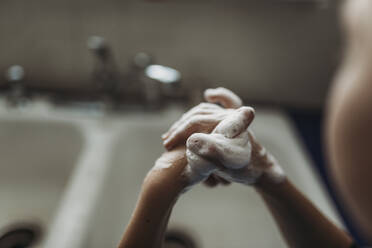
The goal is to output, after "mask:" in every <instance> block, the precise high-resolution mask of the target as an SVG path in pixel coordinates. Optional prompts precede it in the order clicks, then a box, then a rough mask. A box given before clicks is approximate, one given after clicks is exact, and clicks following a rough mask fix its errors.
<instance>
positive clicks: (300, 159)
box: [0, 106, 341, 248]
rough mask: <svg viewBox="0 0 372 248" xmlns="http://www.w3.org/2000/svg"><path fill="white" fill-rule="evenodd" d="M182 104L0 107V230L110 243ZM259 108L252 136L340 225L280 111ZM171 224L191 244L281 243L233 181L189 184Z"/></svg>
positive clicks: (257, 203)
mask: <svg viewBox="0 0 372 248" xmlns="http://www.w3.org/2000/svg"><path fill="white" fill-rule="evenodd" d="M184 111H185V110H184V109H183V108H177V107H175V108H167V109H165V110H161V111H153V112H139V111H137V112H129V111H128V113H122V114H121V115H120V116H119V115H116V116H115V115H110V114H91V115H88V114H86V113H81V114H79V113H76V112H73V111H64V110H58V109H48V108H45V107H40V106H36V107H33V108H31V107H30V108H29V109H25V110H24V111H18V110H7V109H5V108H0V161H1V162H0V168H1V173H0V199H1V202H2V204H0V230H3V232H5V231H6V230H7V228H9V226H14V225H15V224H17V223H18V224H20V225H22V223H34V224H36V225H39V226H40V230H41V233H39V234H40V235H39V236H40V242H38V244H36V245H35V247H36V246H37V247H45V248H49V247H53V248H58V247H69V248H88V247H89V248H102V247H116V246H117V244H118V242H119V240H120V238H121V235H122V233H123V231H124V229H125V227H126V224H127V223H128V221H129V218H130V216H131V213H132V210H133V208H134V206H135V203H136V199H137V196H138V193H139V191H140V188H141V183H142V181H143V178H144V176H145V175H146V173H147V172H148V170H149V169H150V168H151V167H152V166H153V164H154V161H155V160H156V159H157V157H158V156H159V155H160V154H161V153H162V152H163V151H164V149H163V147H162V144H161V139H160V135H161V134H162V133H163V132H164V131H165V130H167V128H168V127H169V125H170V124H171V123H172V122H174V121H175V120H176V119H178V118H179V117H180V115H181V114H182V113H183V112H184ZM256 113H257V117H256V119H255V121H254V124H253V130H254V132H255V134H256V136H257V139H258V140H259V141H260V142H261V143H262V144H263V145H264V146H265V147H266V148H267V149H268V150H270V151H271V153H272V154H274V156H275V157H276V158H277V159H278V161H279V162H280V163H281V165H282V166H283V168H284V170H285V171H286V173H287V174H288V177H289V178H291V180H292V181H293V183H294V184H295V185H296V186H297V187H298V188H299V189H300V190H301V191H302V192H303V193H304V194H305V195H306V196H307V197H309V198H310V199H311V200H312V201H313V202H314V203H315V204H316V205H317V207H318V208H319V209H321V211H322V212H323V213H325V214H326V215H327V216H328V217H329V218H330V219H332V220H333V221H335V222H336V223H337V224H339V225H341V224H340V221H339V218H338V216H337V214H336V213H335V211H334V208H333V206H332V204H331V203H330V201H329V199H328V196H327V193H326V191H325V190H324V188H323V185H322V183H321V182H320V181H319V178H318V175H317V174H316V173H315V172H314V171H313V167H312V164H311V163H312V162H311V160H310V159H309V157H308V154H307V153H306V151H305V149H304V148H303V144H302V143H301V141H300V139H299V137H298V136H297V134H296V132H295V129H294V128H293V126H292V124H291V122H290V120H289V119H288V118H287V116H286V115H285V113H284V112H282V111H280V110H278V109H260V108H258V109H257V110H256ZM169 229H170V230H176V231H177V232H181V233H184V234H185V235H187V236H189V237H190V238H191V239H193V240H194V243H195V244H196V247H205V248H209V247H214V248H225V247H230V248H235V247H236V248H238V247H239V248H240V247H258V248H259V247H286V245H285V243H284V241H283V240H282V238H281V237H280V234H279V231H278V229H277V227H276V225H275V223H274V222H273V219H272V217H271V216H270V213H269V212H268V210H267V208H266V207H265V205H264V203H263V201H262V200H261V199H260V198H259V196H258V195H257V194H256V192H255V191H254V190H253V189H252V188H250V187H247V186H242V185H238V184H233V185H230V186H227V187H225V186H219V187H216V188H212V189H210V188H206V187H204V186H202V185H197V186H195V187H194V188H193V189H192V190H191V191H189V192H188V193H187V194H185V195H183V196H182V197H181V198H180V200H179V202H178V203H177V204H176V206H175V208H174V210H173V213H172V216H171V219H170V224H169ZM40 230H39V231H40ZM0 234H1V233H0ZM0 244H1V240H0ZM5 248H6V247H5Z"/></svg>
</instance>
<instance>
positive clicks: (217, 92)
mask: <svg viewBox="0 0 372 248" xmlns="http://www.w3.org/2000/svg"><path fill="white" fill-rule="evenodd" d="M204 98H205V100H206V101H207V102H211V103H220V104H221V105H222V106H223V107H225V108H239V107H241V106H242V100H241V99H240V97H238V96H237V95H236V94H235V93H234V92H232V91H231V90H228V89H226V88H222V87H219V88H216V89H207V90H206V91H204Z"/></svg>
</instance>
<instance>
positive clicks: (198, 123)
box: [163, 115, 219, 150]
mask: <svg viewBox="0 0 372 248" xmlns="http://www.w3.org/2000/svg"><path fill="white" fill-rule="evenodd" d="M218 121H219V120H217V119H216V118H213V117H210V116H203V115H200V116H194V117H192V118H191V119H190V120H188V121H186V122H184V123H182V124H181V125H180V126H178V127H177V128H176V130H174V131H173V132H172V133H171V134H170V135H169V137H168V138H167V139H166V140H164V142H163V145H164V147H165V148H166V149H167V150H170V149H172V148H173V147H175V146H176V145H179V144H184V143H185V141H186V140H187V138H188V137H189V136H190V135H192V134H193V133H196V132H198V133H199V132H207V133H209V132H211V131H212V130H213V129H214V128H215V126H216V125H217V124H218Z"/></svg>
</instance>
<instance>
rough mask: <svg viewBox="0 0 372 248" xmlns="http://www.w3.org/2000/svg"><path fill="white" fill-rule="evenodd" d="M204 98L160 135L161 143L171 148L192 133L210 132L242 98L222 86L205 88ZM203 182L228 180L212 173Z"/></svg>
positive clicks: (214, 183) (238, 105)
mask: <svg viewBox="0 0 372 248" xmlns="http://www.w3.org/2000/svg"><path fill="white" fill-rule="evenodd" d="M204 98H205V100H206V101H207V103H200V104H199V105H197V106H196V107H194V108H192V109H191V110H189V111H188V112H186V113H185V114H184V115H183V116H182V117H181V119H180V120H178V121H176V122H175V123H174V124H173V125H172V126H171V128H170V129H169V130H168V131H167V132H166V133H164V134H163V135H162V139H163V144H164V147H165V148H166V149H167V150H171V149H173V147H176V146H178V145H184V144H185V143H186V140H187V139H188V138H189V136H190V135H191V134H193V133H210V132H212V131H213V129H214V128H215V127H216V126H217V124H218V123H220V122H221V121H222V120H223V119H225V118H226V116H227V115H228V114H230V113H232V112H233V111H234V109H235V108H239V107H241V106H242V100H241V99H240V98H239V97H238V96H237V95H235V94H234V93H233V92H232V91H230V90H228V89H225V88H222V87H219V88H216V89H207V90H206V91H205V92H204ZM217 104H220V105H221V106H222V107H221V106H219V105H217ZM204 183H205V185H207V186H210V187H213V186H216V185H218V184H219V183H221V184H224V185H226V184H229V183H230V182H228V181H226V180H225V179H223V178H221V177H218V176H217V175H214V174H212V175H211V176H210V177H208V179H207V180H205V181H204Z"/></svg>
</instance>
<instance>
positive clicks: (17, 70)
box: [6, 65, 25, 84]
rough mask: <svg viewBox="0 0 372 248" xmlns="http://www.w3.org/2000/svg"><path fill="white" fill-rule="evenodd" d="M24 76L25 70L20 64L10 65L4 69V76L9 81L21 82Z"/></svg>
mask: <svg viewBox="0 0 372 248" xmlns="http://www.w3.org/2000/svg"><path fill="white" fill-rule="evenodd" d="M24 76H25V70H24V69H23V67H22V66H20V65H12V66H10V67H9V68H8V70H7V71H6V78H7V80H8V82H9V83H11V84H13V83H18V82H22V81H23V79H24Z"/></svg>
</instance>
